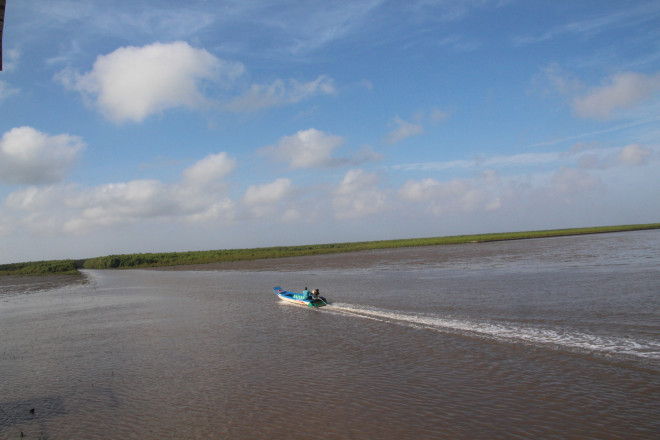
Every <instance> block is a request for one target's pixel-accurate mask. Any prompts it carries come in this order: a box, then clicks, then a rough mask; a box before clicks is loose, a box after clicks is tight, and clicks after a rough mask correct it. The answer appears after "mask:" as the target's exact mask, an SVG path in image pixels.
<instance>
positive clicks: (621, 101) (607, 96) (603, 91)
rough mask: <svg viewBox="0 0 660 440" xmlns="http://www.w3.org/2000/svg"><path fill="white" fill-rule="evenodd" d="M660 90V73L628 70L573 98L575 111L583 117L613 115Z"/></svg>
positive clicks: (604, 117)
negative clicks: (645, 73)
mask: <svg viewBox="0 0 660 440" xmlns="http://www.w3.org/2000/svg"><path fill="white" fill-rule="evenodd" d="M659 90H660V73H656V74H654V75H644V74H641V73H634V72H624V73H620V74H618V75H614V76H613V77H611V78H609V80H608V83H607V84H605V85H602V86H600V87H595V88H593V89H591V90H590V91H589V92H588V93H587V94H585V95H583V96H578V97H576V98H575V99H574V100H573V109H574V111H575V113H576V114H577V115H578V116H580V117H582V118H593V119H609V118H610V117H611V116H612V113H613V112H614V111H615V110H617V109H620V108H632V107H635V106H636V105H638V104H640V103H641V102H642V101H644V100H648V99H650V98H651V97H652V95H653V94H654V93H655V92H657V91H659Z"/></svg>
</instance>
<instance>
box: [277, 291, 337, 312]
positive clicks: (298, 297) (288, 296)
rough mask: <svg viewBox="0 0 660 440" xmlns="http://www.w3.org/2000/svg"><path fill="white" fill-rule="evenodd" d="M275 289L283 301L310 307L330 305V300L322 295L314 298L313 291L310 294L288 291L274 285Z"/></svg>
mask: <svg viewBox="0 0 660 440" xmlns="http://www.w3.org/2000/svg"><path fill="white" fill-rule="evenodd" d="M273 290H274V291H275V294H276V295H277V296H279V297H280V299H281V300H282V301H286V302H291V303H294V304H299V305H301V306H309V307H323V306H327V305H328V302H327V301H326V300H325V298H323V297H322V296H319V297H317V298H314V297H313V296H312V295H311V293H310V294H309V295H305V294H302V293H296V292H288V291H286V290H284V289H282V288H281V287H273Z"/></svg>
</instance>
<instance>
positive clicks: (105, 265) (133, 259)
mask: <svg viewBox="0 0 660 440" xmlns="http://www.w3.org/2000/svg"><path fill="white" fill-rule="evenodd" d="M641 229H660V223H653V224H646V225H625V226H603V227H593V228H573V229H554V230H546V231H528V232H503V233H494V234H477V235H456V236H450V237H433V238H411V239H401V240H381V241H363V242H354V243H334V244H317V245H303V246H278V247H268V248H254V249H228V250H216V251H198V252H172V253H159V254H126V255H109V256H107V257H99V258H91V259H89V260H86V261H85V263H84V265H83V267H84V268H85V269H118V268H146V267H164V266H178V265H189V264H207V263H222V262H230V261H245V260H257V259H264V258H282V257H294V256H304V255H319V254H331V253H340V252H356V251H364V250H373V249H386V248H398V247H412V246H436V245H443V244H461V243H475V242H476V243H483V242H488V241H501V240H521V239H528V238H543V237H560V236H568V235H582V234H599V233H605V232H622V231H633V230H641Z"/></svg>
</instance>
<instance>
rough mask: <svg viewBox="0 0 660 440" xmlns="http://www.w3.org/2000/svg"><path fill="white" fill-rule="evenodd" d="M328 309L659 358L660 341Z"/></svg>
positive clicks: (342, 305) (530, 341) (435, 327)
mask: <svg viewBox="0 0 660 440" xmlns="http://www.w3.org/2000/svg"><path fill="white" fill-rule="evenodd" d="M326 311H333V312H336V313H340V314H344V315H350V316H356V317H360V318H365V319H372V320H377V321H382V322H390V323H393V324H399V325H405V326H409V327H414V328H423V329H428V330H434V331H438V332H443V333H454V334H463V335H468V336H475V337H482V338H488V339H494V340H498V341H503V342H509V343H526V344H532V345H542V346H550V347H554V348H562V349H568V350H574V351H583V352H584V351H586V352H594V353H600V354H604V355H615V356H616V355H618V356H621V355H623V356H635V357H639V358H645V359H649V360H660V341H657V340H652V339H648V340H639V339H631V338H622V337H615V336H600V335H594V334H588V333H584V332H580V331H576V330H573V329H551V328H544V327H535V326H529V325H521V324H518V323H514V322H492V321H472V320H469V319H456V318H451V317H442V316H438V315H432V314H429V315H425V314H413V313H406V312H401V311H388V310H381V309H376V308H369V307H365V306H357V305H352V304H345V303H332V304H330V305H329V307H327V308H326Z"/></svg>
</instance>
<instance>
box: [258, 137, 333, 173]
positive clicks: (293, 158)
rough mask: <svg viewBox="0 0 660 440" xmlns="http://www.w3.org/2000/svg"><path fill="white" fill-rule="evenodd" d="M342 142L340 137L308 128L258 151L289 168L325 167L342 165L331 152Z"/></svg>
mask: <svg viewBox="0 0 660 440" xmlns="http://www.w3.org/2000/svg"><path fill="white" fill-rule="evenodd" d="M344 142H345V141H344V138H343V137H341V136H337V135H332V134H327V133H324V132H322V131H320V130H317V129H315V128H310V129H308V130H301V131H299V132H297V133H295V134H293V135H291V136H284V137H282V138H281V139H280V141H279V143H278V144H277V145H276V146H275V145H272V146H269V147H264V148H262V149H261V150H260V151H261V152H262V153H264V154H267V155H269V156H271V157H273V158H275V159H277V160H280V161H284V162H289V165H290V166H291V168H309V167H327V166H335V165H339V164H343V163H344V161H342V160H341V159H335V158H333V157H332V153H333V151H334V150H335V149H337V148H338V147H340V146H341V145H343V144H344Z"/></svg>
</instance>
